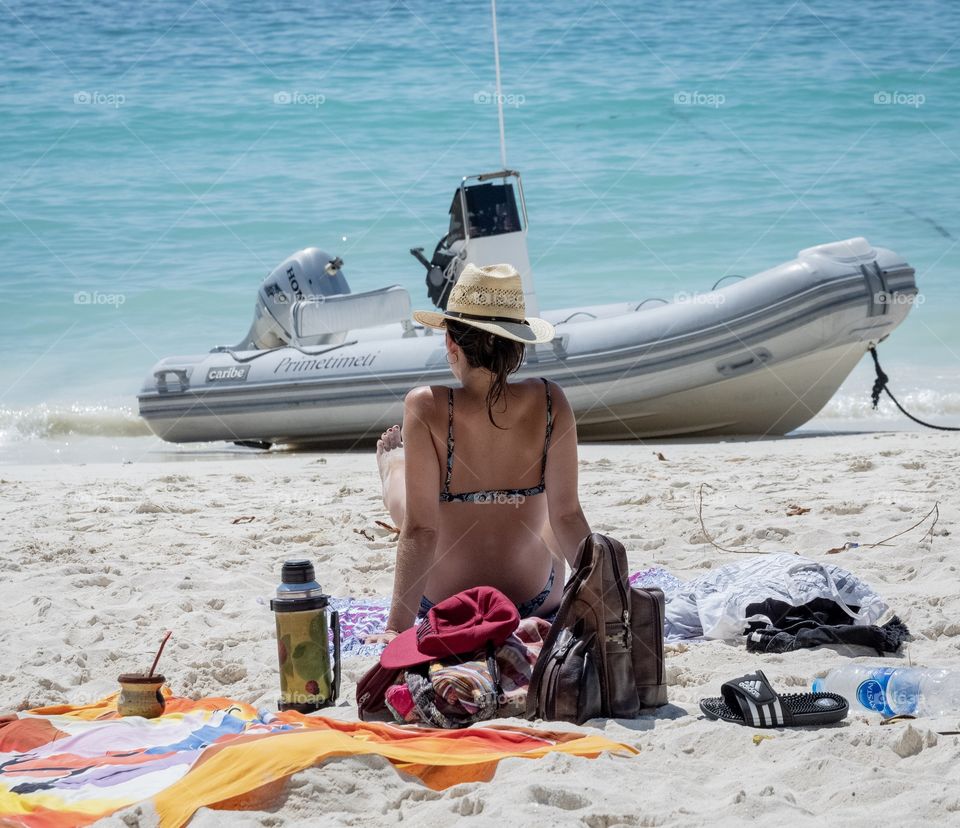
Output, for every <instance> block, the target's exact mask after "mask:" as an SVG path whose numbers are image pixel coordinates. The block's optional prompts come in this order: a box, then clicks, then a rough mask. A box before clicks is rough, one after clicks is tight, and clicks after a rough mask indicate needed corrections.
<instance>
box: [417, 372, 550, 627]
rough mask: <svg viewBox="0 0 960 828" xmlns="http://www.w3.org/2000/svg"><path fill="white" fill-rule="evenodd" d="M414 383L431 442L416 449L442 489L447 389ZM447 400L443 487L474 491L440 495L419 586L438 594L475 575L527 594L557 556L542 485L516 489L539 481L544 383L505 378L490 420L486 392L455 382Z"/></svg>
mask: <svg viewBox="0 0 960 828" xmlns="http://www.w3.org/2000/svg"><path fill="white" fill-rule="evenodd" d="M553 388H555V386H553ZM418 390H420V389H418ZM422 392H423V393H424V394H429V395H430V399H431V401H432V407H431V409H430V410H431V415H432V416H431V417H430V422H429V428H430V434H431V437H432V442H433V448H434V457H432V458H429V459H428V458H424V459H423V467H422V468H423V470H424V473H428V472H427V469H428V468H429V467H430V466H432V467H433V469H435V473H436V474H437V480H438V485H439V490H440V492H444V491H446V490H447V488H446V483H447V472H448V437H449V435H450V429H449V424H450V405H449V402H450V391H449V389H448V388H446V387H445V386H431V387H429V388H424V389H422ZM554 393H555V392H554V391H551V392H550V395H551V396H553V395H554ZM452 408H453V418H452V422H453V428H452V437H453V441H452V442H453V451H452V453H449V457H450V460H451V462H450V467H449V470H450V477H449V489H448V491H449V494H450V495H452V496H453V497H454V498H456V496H457V495H463V494H464V493H477V492H480V493H481V495H480V499H479V501H478V500H477V499H473V500H469V501H462V500H456V499H454V500H452V501H451V502H443V503H440V505H439V510H438V513H437V524H438V526H437V529H438V537H437V551H436V555H435V560H434V564H433V566H432V567H431V571H430V573H429V574H428V577H427V585H426V590H425V594H426V596H427V598H429V599H431V600H441V599H443V598H445V597H447V596H448V595H452V594H454V593H456V592H459V591H460V590H463V589H468V588H470V587H472V586H478V585H481V584H482V585H488V586H494V587H496V588H498V589H500V590H501V591H502V592H503V593H504V594H505V595H507V597H509V598H510V599H511V600H513V601H514V602H516V603H521V602H523V601H526V600H529V599H530V598H532V597H533V596H535V595H536V594H537V593H539V592H540V591H541V590H542V589H543V588H544V585H545V584H546V583H547V581H548V579H549V577H550V572H551V569H552V568H553V567H554V566H555V561H554V558H553V555H552V553H551V550H550V548H549V546H548V545H547V543H546V541H545V540H544V537H543V534H544V528H545V526H546V524H547V521H548V508H547V497H546V493H545V492H544V493H542V494H540V493H537V494H529V493H527V494H525V493H523V490H527V491H528V492H529V491H530V490H536V489H537V488H538V485H539V484H540V483H541V481H542V472H543V469H544V464H543V460H544V456H545V455H544V452H545V451H547V449H548V446H547V430H548V417H547V411H548V388H547V386H546V385H545V383H544V382H543V381H541V380H539V379H530V380H523V381H520V382H516V383H510V384H509V385H508V386H507V389H506V394H505V398H504V399H503V400H501V401H500V403H499V404H498V405H497V406H496V407H495V408H494V412H493V417H494V420H495V421H496V425H494V424H493V423H491V422H490V418H489V416H488V415H487V408H486V401H485V400H484V399H482V398H471V397H470V396H469V395H468V393H467V392H466V390H465V389H454V390H453V406H452ZM498 426H499V427H498ZM547 457H548V458H549V454H547ZM429 460H432V461H433V462H432V463H430V462H429ZM406 462H407V463H408V464H410V463H417V465H419V458H418V459H415V458H413V457H410V456H407V458H406ZM518 490H520V491H518ZM484 494H486V499H484ZM561 575H562V573H561ZM562 580H563V579H562V577H561V578H557V579H556V580H555V585H554V590H553V591H554V592H555V593H556V594H555V595H553V594H551V595H550V596H549V597H548V598H547V600H546V601H545V602H544V605H543V607H544V610H545V611H549V610H551V609H553V608H555V606H556V604H557V601H558V600H559V594H560V591H561V588H562Z"/></svg>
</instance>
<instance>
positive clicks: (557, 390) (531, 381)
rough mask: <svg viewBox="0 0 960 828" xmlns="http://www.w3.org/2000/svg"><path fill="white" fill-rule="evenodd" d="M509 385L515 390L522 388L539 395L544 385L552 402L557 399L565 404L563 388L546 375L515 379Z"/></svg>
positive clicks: (526, 391) (542, 391)
mask: <svg viewBox="0 0 960 828" xmlns="http://www.w3.org/2000/svg"><path fill="white" fill-rule="evenodd" d="M510 387H511V388H514V389H516V390H520V389H523V391H524V392H525V393H528V394H537V395H540V396H542V395H543V393H544V387H546V391H547V393H549V394H550V398H551V399H552V400H553V401H554V402H558V401H559V402H560V403H561V404H566V402H567V395H566V394H564V393H563V388H561V387H560V386H559V385H557V383H555V382H554V381H553V380H550V379H547V378H546V377H527V378H525V379H522V380H517V381H516V382H511V383H510Z"/></svg>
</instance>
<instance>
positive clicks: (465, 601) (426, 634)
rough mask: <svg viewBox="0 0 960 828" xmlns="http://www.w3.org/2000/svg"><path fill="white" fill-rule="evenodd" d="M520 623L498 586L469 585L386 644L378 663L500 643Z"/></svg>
mask: <svg viewBox="0 0 960 828" xmlns="http://www.w3.org/2000/svg"><path fill="white" fill-rule="evenodd" d="M519 624H520V613H518V612H517V608H516V607H515V606H514V604H513V601H511V600H510V599H509V598H507V596H506V595H504V594H503V593H502V592H501V591H500V590H499V589H494V588H493V587H489V586H482V587H473V588H471V589H465V590H463V592H458V593H457V594H456V595H451V596H450V597H449V598H447V599H445V600H443V601H440V603H438V604H437V605H436V606H434V607H432V608H431V609H430V611H429V612H428V613H427V615H426V617H425V618H424V619H423V620H422V621H421V622H420V623H419V624H417V625H416V626H415V627H411V628H410V629H409V630H404V631H403V632H402V633H400V635H398V636H397V637H396V638H395V639H393V641H391V642H390V643H389V644H387V646H386V649H384V651H383V652H382V653H381V654H380V664H381V666H383V667H386V668H387V669H389V670H398V669H400V668H401V667H413V666H414V665H415V664H424V663H426V662H428V661H433V660H434V659H438V658H449V657H450V656H458V655H464V654H467V653H472V652H473V651H474V650H479V649H481V648H482V647H484V646H486V643H487V642H488V641H491V642H492V643H493V644H494V645H495V646H499V645H500V644H503V642H504V641H506V640H507V638H508V637H509V636H510V634H511V633H512V632H513V631H514V630H516V628H517V627H518V626H519Z"/></svg>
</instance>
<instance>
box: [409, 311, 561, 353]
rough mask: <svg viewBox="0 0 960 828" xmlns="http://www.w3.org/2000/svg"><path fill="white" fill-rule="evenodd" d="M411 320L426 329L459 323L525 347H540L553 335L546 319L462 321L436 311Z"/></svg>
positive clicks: (424, 312)
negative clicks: (524, 322)
mask: <svg viewBox="0 0 960 828" xmlns="http://www.w3.org/2000/svg"><path fill="white" fill-rule="evenodd" d="M413 318H414V319H416V320H417V322H419V323H420V324H421V325H426V326H427V327H428V328H444V327H446V324H447V321H448V320H449V321H451V322H460V323H461V324H463V325H469V326H470V327H471V328H479V329H480V330H481V331H487V332H488V333H492V334H496V335H497V336H502V337H505V338H506V339H512V340H514V341H515V342H523V343H525V344H527V345H542V344H543V343H544V342H549V341H550V340H551V339H553V337H554V334H555V331H554V327H553V325H551V324H550V323H549V322H547V320H546V319H538V318H537V317H532V318H529V319H527V324H523V323H522V322H486V321H484V320H481V319H463V318H461V317H459V316H449V315H447V314H445V313H438V312H437V311H414V312H413Z"/></svg>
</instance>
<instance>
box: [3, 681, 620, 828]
mask: <svg viewBox="0 0 960 828" xmlns="http://www.w3.org/2000/svg"><path fill="white" fill-rule="evenodd" d="M164 695H165V696H166V697H167V707H166V712H165V713H164V715H163V716H161V717H159V718H157V719H152V720H147V719H142V718H139V717H131V718H119V717H118V716H117V713H116V699H117V697H116V695H113V696H109V697H107V698H105V699H102V700H100V701H98V702H96V703H94V704H90V705H86V706H57V707H47V708H38V709H35V710H31V711H27V713H25V714H23V718H21V719H19V720H17V721H15V722H12V723H11V724H8V725H5V726H3V727H0V824H3V825H19V826H35V827H36V828H40V826H42V827H43V828H66V826H82V825H89V824H90V823H92V822H95V821H96V820H98V819H100V818H102V817H104V816H107V815H109V814H111V813H114V812H115V811H118V810H120V809H122V808H126V807H128V806H130V805H133V804H135V803H139V802H145V801H149V802H150V803H151V804H152V805H153V807H154V808H155V809H156V811H157V813H158V815H159V818H160V824H161V825H162V826H165V828H168V827H172V826H180V825H183V824H185V823H186V822H187V821H188V820H189V819H190V817H191V816H192V815H193V813H194V812H195V811H196V810H197V809H198V808H201V807H204V806H211V807H218V806H219V807H221V808H222V807H232V808H235V809H236V808H238V807H240V806H241V805H243V806H245V807H247V808H250V807H258V806H257V803H258V802H260V803H261V807H262V803H263V792H265V791H269V790H273V791H274V793H277V792H278V791H277V790H276V786H277V784H278V781H280V780H283V779H284V778H285V777H288V776H290V774H292V773H295V772H297V771H299V770H303V769H304V768H309V767H311V766H313V765H317V764H319V763H320V762H322V761H324V760H325V759H330V758H333V757H344V756H354V755H369V754H376V755H379V756H384V757H386V758H387V759H389V760H390V762H392V763H393V765H394V766H395V767H396V768H397V769H398V770H400V771H403V772H405V773H407V774H411V775H413V776H416V777H418V778H419V779H420V780H421V781H422V782H423V783H424V784H426V785H427V786H428V787H430V788H433V789H435V790H440V789H443V788H447V787H449V786H451V785H455V784H459V783H461V782H478V781H488V780H489V779H491V778H492V776H493V773H494V770H495V768H496V764H497V762H499V760H501V759H504V758H507V757H520V758H527V759H536V758H539V757H542V756H544V755H546V754H548V753H551V752H560V753H567V754H572V755H575V756H584V757H596V756H597V755H599V754H600V753H601V752H603V751H611V752H614V753H617V754H621V755H632V754H634V753H636V752H637V751H636V750H635V749H634V748H632V747H629V746H627V745H624V744H621V743H619V742H614V741H611V740H609V739H606V738H604V737H602V736H598V735H584V734H583V733H571V732H563V733H561V732H553V731H547V730H538V729H533V728H526V727H511V728H504V727H484V728H480V727H473V728H468V729H465V730H457V731H441V730H434V729H426V728H420V727H413V728H411V727H398V726H396V725H390V724H379V723H371V722H352V721H351V722H344V721H336V720H333V719H328V718H324V717H320V716H303V715H301V714H299V713H294V712H284V713H272V712H266V711H257V709H256V708H254V707H251V706H250V705H248V704H243V703H242V702H237V701H233V700H231V699H226V698H206V699H200V700H196V701H191V700H190V699H184V698H178V697H174V696H171V695H170V693H169V691H168V690H166V689H165V690H164ZM258 792H259V793H260V794H261V795H260V798H259V799H258V796H257V794H258ZM238 797H241V798H242V799H238Z"/></svg>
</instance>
